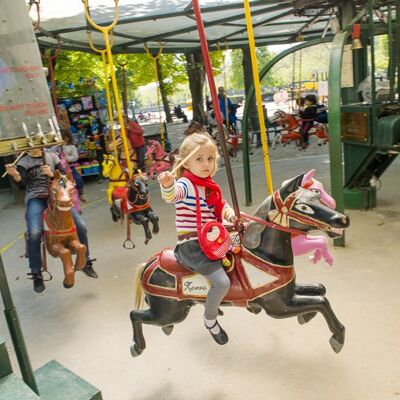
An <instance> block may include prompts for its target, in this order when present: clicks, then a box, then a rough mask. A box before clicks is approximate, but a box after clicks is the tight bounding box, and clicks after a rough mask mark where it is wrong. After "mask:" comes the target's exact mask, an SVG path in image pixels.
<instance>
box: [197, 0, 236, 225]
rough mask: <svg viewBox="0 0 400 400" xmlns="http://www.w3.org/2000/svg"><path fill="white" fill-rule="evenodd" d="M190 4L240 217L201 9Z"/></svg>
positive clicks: (234, 199)
mask: <svg viewBox="0 0 400 400" xmlns="http://www.w3.org/2000/svg"><path fill="white" fill-rule="evenodd" d="M192 6H193V11H194V15H195V18H196V24H197V30H198V31H199V38H200V44H201V52H202V54H203V59H204V67H205V69H206V73H207V78H208V85H209V86H210V93H211V98H212V102H213V107H214V112H215V119H216V120H217V125H218V134H219V136H220V139H221V147H222V154H223V156H224V160H225V169H226V173H227V176H228V182H229V188H230V191H231V197H232V205H233V209H234V211H235V215H236V216H237V217H238V218H239V217H240V210H239V203H238V199H237V195H236V189H235V183H234V181H233V174H232V168H231V162H230V159H229V154H228V150H227V148H226V143H225V136H224V128H223V126H222V116H221V111H220V109H219V103H218V98H217V89H216V87H215V82H214V75H213V71H212V66H211V60H210V54H209V51H208V45H207V38H206V33H205V30H204V24H203V19H202V17H201V11H200V6H199V2H198V0H192Z"/></svg>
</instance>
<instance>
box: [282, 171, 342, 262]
mask: <svg viewBox="0 0 400 400" xmlns="http://www.w3.org/2000/svg"><path fill="white" fill-rule="evenodd" d="M314 175H315V169H312V170H311V171H309V172H307V173H306V174H305V175H304V177H303V180H302V183H301V187H302V188H304V189H308V190H310V191H312V192H315V193H318V194H319V195H320V196H321V200H320V201H321V203H322V204H324V205H325V206H327V207H329V208H332V209H333V210H334V209H335V208H336V201H335V199H334V198H333V197H331V196H330V195H329V194H328V193H327V192H326V191H325V189H324V186H323V185H322V183H321V182H319V181H317V180H316V179H314ZM286 183H287V181H285V182H283V184H282V185H285V184H286ZM292 249H293V254H294V255H295V256H300V255H303V254H307V253H310V252H313V255H312V256H310V261H312V262H313V263H314V264H316V263H317V262H318V261H320V260H321V259H324V260H325V261H326V262H327V263H328V264H329V265H332V264H333V257H332V255H331V253H330V252H329V250H328V240H327V238H326V237H325V236H322V235H318V236H309V235H292Z"/></svg>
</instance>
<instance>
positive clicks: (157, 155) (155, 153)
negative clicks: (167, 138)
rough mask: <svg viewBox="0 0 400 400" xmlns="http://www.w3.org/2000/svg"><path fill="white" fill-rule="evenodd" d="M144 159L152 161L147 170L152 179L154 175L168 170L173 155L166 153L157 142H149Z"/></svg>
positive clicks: (172, 160)
mask: <svg viewBox="0 0 400 400" xmlns="http://www.w3.org/2000/svg"><path fill="white" fill-rule="evenodd" d="M146 158H147V159H149V160H152V164H151V166H150V167H149V169H148V174H149V177H150V179H154V178H155V177H156V174H159V173H161V172H164V171H167V170H169V169H170V168H171V167H172V164H173V162H174V159H175V157H174V154H172V153H167V152H166V151H165V150H164V149H163V147H162V146H161V143H160V142H157V140H150V141H149V145H148V146H147V150H146Z"/></svg>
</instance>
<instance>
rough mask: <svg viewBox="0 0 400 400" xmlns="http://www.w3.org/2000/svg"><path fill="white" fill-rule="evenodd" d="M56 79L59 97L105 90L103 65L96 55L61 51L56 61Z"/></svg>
mask: <svg viewBox="0 0 400 400" xmlns="http://www.w3.org/2000/svg"><path fill="white" fill-rule="evenodd" d="M94 78H95V79H94ZM54 79H55V81H56V82H57V86H56V88H57V96H58V97H74V96H84V95H88V94H91V93H93V92H95V91H98V90H100V89H102V88H104V73H103V63H102V61H101V58H100V56H97V55H94V54H88V53H80V52H77V51H61V52H60V54H59V56H58V57H57V59H56V64H55V69H54ZM92 83H93V84H92ZM71 84H72V85H73V87H72V86H71Z"/></svg>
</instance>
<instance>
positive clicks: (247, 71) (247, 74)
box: [242, 47, 260, 131]
mask: <svg viewBox="0 0 400 400" xmlns="http://www.w3.org/2000/svg"><path fill="white" fill-rule="evenodd" d="M242 54H243V60H242V65H243V76H244V90H245V93H246V94H247V93H249V90H250V87H251V86H252V85H253V69H252V66H251V55H250V49H249V48H247V47H246V48H244V47H242ZM259 130H260V124H259V122H258V112H257V104H256V96H255V95H254V96H253V97H252V98H251V100H250V105H249V131H259Z"/></svg>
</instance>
